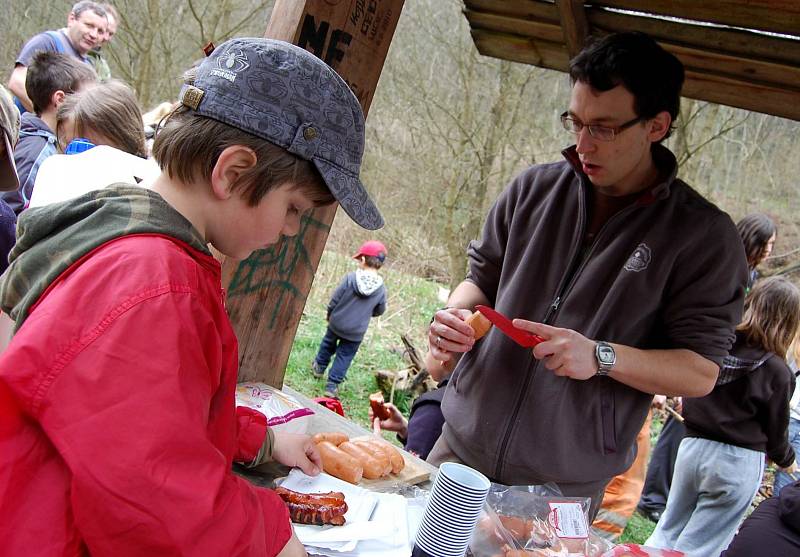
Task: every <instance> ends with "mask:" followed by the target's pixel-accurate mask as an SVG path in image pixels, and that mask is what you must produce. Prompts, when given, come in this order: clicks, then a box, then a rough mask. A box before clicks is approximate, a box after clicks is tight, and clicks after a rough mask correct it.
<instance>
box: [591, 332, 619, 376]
mask: <svg viewBox="0 0 800 557" xmlns="http://www.w3.org/2000/svg"><path fill="white" fill-rule="evenodd" d="M594 357H595V358H597V373H596V374H595V375H608V372H609V371H611V369H612V368H613V367H614V364H615V363H617V354H616V352H614V347H613V346H611V345H610V344H609V343H607V342H603V341H602V340H601V341H599V342H598V343H597V344H596V345H595V347H594Z"/></svg>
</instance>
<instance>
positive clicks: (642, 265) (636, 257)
mask: <svg viewBox="0 0 800 557" xmlns="http://www.w3.org/2000/svg"><path fill="white" fill-rule="evenodd" d="M651 257H652V252H651V251H650V248H649V247H647V244H639V245H638V246H636V249H635V250H633V254H632V255H631V256H630V257H629V258H628V261H627V262H626V263H625V267H624V268H625V270H626V271H633V272H634V273H638V272H639V271H644V270H645V269H647V266H648V265H650V258H651Z"/></svg>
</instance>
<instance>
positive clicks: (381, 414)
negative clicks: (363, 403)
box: [369, 391, 392, 420]
mask: <svg viewBox="0 0 800 557" xmlns="http://www.w3.org/2000/svg"><path fill="white" fill-rule="evenodd" d="M369 405H370V406H371V407H372V414H373V415H374V416H375V417H376V418H380V419H381V420H388V419H389V418H391V417H392V413H391V412H389V409H388V408H386V404H385V402H384V400H383V393H382V392H381V391H378V392H377V393H372V394H371V395H369Z"/></svg>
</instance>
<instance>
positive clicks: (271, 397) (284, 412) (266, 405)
mask: <svg viewBox="0 0 800 557" xmlns="http://www.w3.org/2000/svg"><path fill="white" fill-rule="evenodd" d="M236 406H246V407H247V408H251V409H253V410H255V411H257V412H260V413H261V414H264V415H265V416H266V417H267V424H268V425H269V427H270V428H272V429H274V430H276V431H284V432H287V433H307V432H308V430H309V427H310V426H311V420H312V417H313V415H314V412H313V411H312V410H311V409H310V408H306V407H305V406H303V405H302V404H300V402H298V401H297V399H295V398H294V397H292V396H291V395H287V394H286V393H284V392H283V391H280V390H278V389H276V388H275V387H272V386H270V385H267V384H266V383H239V384H238V385H236Z"/></svg>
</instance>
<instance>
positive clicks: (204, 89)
mask: <svg viewBox="0 0 800 557" xmlns="http://www.w3.org/2000/svg"><path fill="white" fill-rule="evenodd" d="M180 101H181V103H182V104H183V105H185V106H187V107H189V108H191V109H193V110H194V111H196V112H197V114H200V115H201V116H206V117H208V118H212V119H214V120H218V121H220V122H223V123H225V124H228V125H231V126H234V127H236V128H239V129H240V130H243V131H246V132H248V133H250V134H252V135H255V136H257V137H261V138H263V139H266V140H267V141H270V142H272V143H274V144H275V145H278V146H280V147H283V148H285V149H286V150H287V151H289V152H290V153H293V154H295V155H297V156H298V157H301V158H303V159H306V160H309V161H312V162H313V163H314V165H315V166H316V167H317V169H318V170H319V173H320V174H321V175H322V178H323V179H324V180H325V183H326V184H327V186H328V188H329V189H330V190H331V193H333V195H334V197H335V198H336V200H337V201H338V202H339V204H340V205H341V206H342V208H343V209H344V210H345V212H346V213H347V214H348V215H349V216H350V218H351V219H353V220H354V221H355V222H356V223H357V224H359V225H360V226H362V227H364V228H366V229H368V230H376V229H378V228H380V227H382V226H383V217H381V214H380V212H379V211H378V208H377V207H376V206H375V204H374V203H373V201H372V199H370V197H369V194H368V193H367V190H366V188H364V185H363V184H362V183H361V180H360V179H359V177H358V173H359V168H360V167H361V157H362V155H363V154H364V113H363V112H362V110H361V105H360V104H359V103H358V99H356V97H355V95H354V94H353V92H352V91H351V90H350V88H349V87H348V86H347V84H346V83H345V82H344V80H343V79H342V78H341V77H339V75H338V74H337V73H336V72H335V71H333V70H332V69H331V68H330V67H329V66H328V65H327V64H325V63H324V62H323V61H322V60H320V59H319V58H317V57H315V56H314V55H313V54H311V53H310V52H308V51H306V50H303V49H302V48H299V47H297V46H294V45H292V44H289V43H286V42H283V41H276V40H272V39H260V38H239V39H231V40H229V41H226V42H224V43H222V44H221V45H219V46H218V47H216V48H215V49H214V52H212V53H211V55H210V56H209V57H208V58H206V59H204V60H203V61H202V62H201V64H200V66H199V67H198V68H197V74H196V78H195V82H194V84H192V85H184V86H183V88H182V89H181V94H180Z"/></svg>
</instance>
